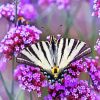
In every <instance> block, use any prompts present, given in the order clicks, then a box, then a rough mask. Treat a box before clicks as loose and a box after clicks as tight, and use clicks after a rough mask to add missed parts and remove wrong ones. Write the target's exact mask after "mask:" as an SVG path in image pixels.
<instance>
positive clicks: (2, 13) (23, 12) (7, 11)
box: [0, 3, 37, 21]
mask: <svg viewBox="0 0 100 100" xmlns="http://www.w3.org/2000/svg"><path fill="white" fill-rule="evenodd" d="M15 14H16V9H15V5H14V4H10V3H7V4H6V5H1V6H0V18H2V17H5V18H7V19H8V20H10V21H14V20H15ZM17 16H18V17H24V18H26V19H35V18H36V16H37V11H36V9H35V8H34V7H33V5H31V4H25V5H23V4H20V3H19V4H18V6H17Z"/></svg>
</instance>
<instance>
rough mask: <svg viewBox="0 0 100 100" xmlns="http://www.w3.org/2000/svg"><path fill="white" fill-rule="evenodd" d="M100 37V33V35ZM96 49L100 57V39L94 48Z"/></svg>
mask: <svg viewBox="0 0 100 100" xmlns="http://www.w3.org/2000/svg"><path fill="white" fill-rule="evenodd" d="M99 36H100V33H99ZM94 49H95V50H96V51H97V53H98V54H99V55H100V39H99V38H98V39H97V41H96V45H95V46H94Z"/></svg>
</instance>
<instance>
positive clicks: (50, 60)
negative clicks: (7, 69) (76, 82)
mask: <svg viewBox="0 0 100 100" xmlns="http://www.w3.org/2000/svg"><path fill="white" fill-rule="evenodd" d="M90 52H91V48H89V47H88V46H87V44H86V43H85V42H83V41H80V40H77V39H71V38H60V39H58V40H57V39H56V38H55V37H54V36H51V38H50V41H40V42H38V43H35V44H32V45H30V46H28V47H26V48H25V49H23V50H22V51H21V52H20V53H19V54H18V56H17V58H16V60H17V62H18V63H23V64H28V65H35V66H37V67H40V69H41V71H42V72H43V74H44V75H46V76H47V79H48V80H49V81H50V82H52V83H53V82H56V81H58V82H61V79H62V78H63V76H64V72H65V70H66V69H67V68H69V65H70V64H71V63H72V62H74V61H76V60H78V59H79V58H81V57H83V56H85V55H87V54H89V53H90Z"/></svg>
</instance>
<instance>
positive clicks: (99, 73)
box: [84, 59, 100, 92]
mask: <svg viewBox="0 0 100 100" xmlns="http://www.w3.org/2000/svg"><path fill="white" fill-rule="evenodd" d="M84 65H85V66H84V67H86V66H87V70H88V73H89V75H90V77H91V80H92V85H93V88H94V89H95V90H96V91H97V92H100V65H99V60H98V59H86V63H84Z"/></svg>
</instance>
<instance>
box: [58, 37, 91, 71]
mask: <svg viewBox="0 0 100 100" xmlns="http://www.w3.org/2000/svg"><path fill="white" fill-rule="evenodd" d="M57 46H58V52H57V55H58V56H57V58H58V59H57V65H58V66H59V69H65V68H66V67H68V65H69V64H70V63H71V62H73V61H75V60H77V59H79V58H81V57H82V56H85V55H87V54H88V53H90V52H91V49H90V48H89V47H88V46H87V45H86V43H85V42H82V41H79V40H76V39H68V38H62V39H60V40H58V43H57Z"/></svg>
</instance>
